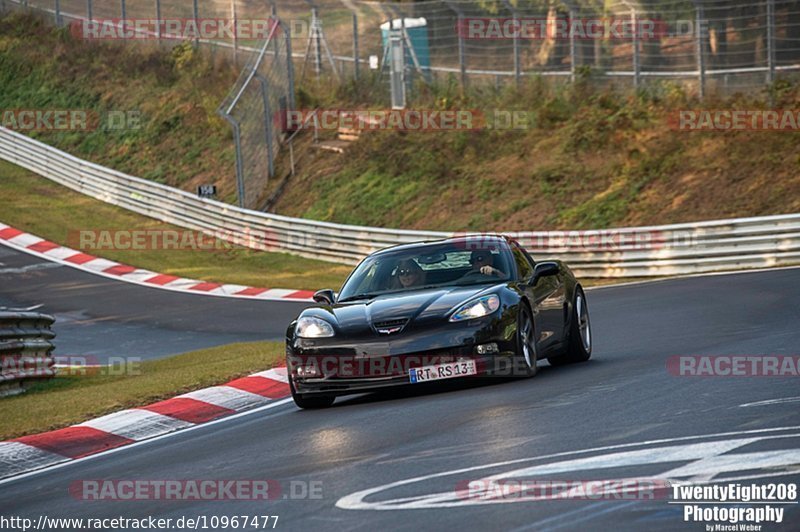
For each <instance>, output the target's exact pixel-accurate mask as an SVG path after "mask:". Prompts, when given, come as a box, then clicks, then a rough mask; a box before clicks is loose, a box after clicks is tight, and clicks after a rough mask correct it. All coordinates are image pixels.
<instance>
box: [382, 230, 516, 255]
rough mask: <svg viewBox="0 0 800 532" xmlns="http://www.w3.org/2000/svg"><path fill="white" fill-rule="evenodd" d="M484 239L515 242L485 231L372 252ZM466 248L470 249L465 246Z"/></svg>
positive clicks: (386, 251)
mask: <svg viewBox="0 0 800 532" xmlns="http://www.w3.org/2000/svg"><path fill="white" fill-rule="evenodd" d="M479 240H480V241H483V242H485V243H487V244H488V243H496V242H503V243H505V244H507V245H511V243H512V242H514V240H513V239H511V238H509V237H507V236H505V235H501V234H485V233H475V234H465V235H459V236H455V237H450V238H442V239H439V240H424V241H421V242H412V243H409V244H398V245H396V246H391V247H388V248H384V249H381V250H379V251H376V252H374V253H372V255H382V254H383V253H391V252H395V251H406V250H414V249H419V248H424V247H427V246H432V245H437V244H450V243H460V242H463V243H465V244H466V243H469V245H470V246H474V245H475V242H476V241H479ZM465 249H469V248H468V247H466V246H465Z"/></svg>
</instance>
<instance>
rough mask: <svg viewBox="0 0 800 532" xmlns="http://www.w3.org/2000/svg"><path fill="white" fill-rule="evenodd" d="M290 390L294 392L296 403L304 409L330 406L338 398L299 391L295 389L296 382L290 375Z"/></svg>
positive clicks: (293, 396) (293, 397)
mask: <svg viewBox="0 0 800 532" xmlns="http://www.w3.org/2000/svg"><path fill="white" fill-rule="evenodd" d="M289 390H290V391H291V392H292V399H294V404H296V405H297V406H298V407H300V408H303V409H309V410H311V409H318V408H328V407H329V406H331V405H332V404H333V402H334V401H335V400H336V398H335V397H333V396H330V395H321V396H318V397H315V396H311V397H309V396H308V395H305V394H302V393H297V391H296V390H295V389H294V383H293V382H292V377H291V376H290V377H289Z"/></svg>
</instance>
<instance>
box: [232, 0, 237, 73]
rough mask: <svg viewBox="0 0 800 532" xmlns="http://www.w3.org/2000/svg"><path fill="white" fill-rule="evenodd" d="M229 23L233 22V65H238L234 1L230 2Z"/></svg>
mask: <svg viewBox="0 0 800 532" xmlns="http://www.w3.org/2000/svg"><path fill="white" fill-rule="evenodd" d="M231 21H232V22H233V64H234V66H238V65H239V21H238V15H237V13H236V0H231Z"/></svg>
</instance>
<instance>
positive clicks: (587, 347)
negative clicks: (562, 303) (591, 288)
mask: <svg viewBox="0 0 800 532" xmlns="http://www.w3.org/2000/svg"><path fill="white" fill-rule="evenodd" d="M591 357H592V324H591V321H590V320H589V307H588V305H587V304H586V295H585V294H584V293H583V289H582V288H581V287H580V286H578V287H577V288H575V299H574V301H573V303H572V316H570V325H569V338H568V340H567V349H566V351H565V352H564V354H562V355H560V356H558V357H553V358H548V359H547V361H548V362H549V363H550V365H552V366H563V365H565V364H574V363H576V362H586V361H587V360H589V359H590V358H591Z"/></svg>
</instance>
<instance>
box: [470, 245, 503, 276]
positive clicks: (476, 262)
mask: <svg viewBox="0 0 800 532" xmlns="http://www.w3.org/2000/svg"><path fill="white" fill-rule="evenodd" d="M469 263H470V265H471V266H472V269H471V270H470V271H469V272H467V275H469V274H471V273H477V272H480V273H482V274H483V275H495V276H497V277H505V275H506V274H505V273H503V272H502V271H500V270H498V269H497V268H495V267H494V256H493V255H492V252H491V251H487V250H475V251H473V252H472V253H471V254H470V256H469Z"/></svg>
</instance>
